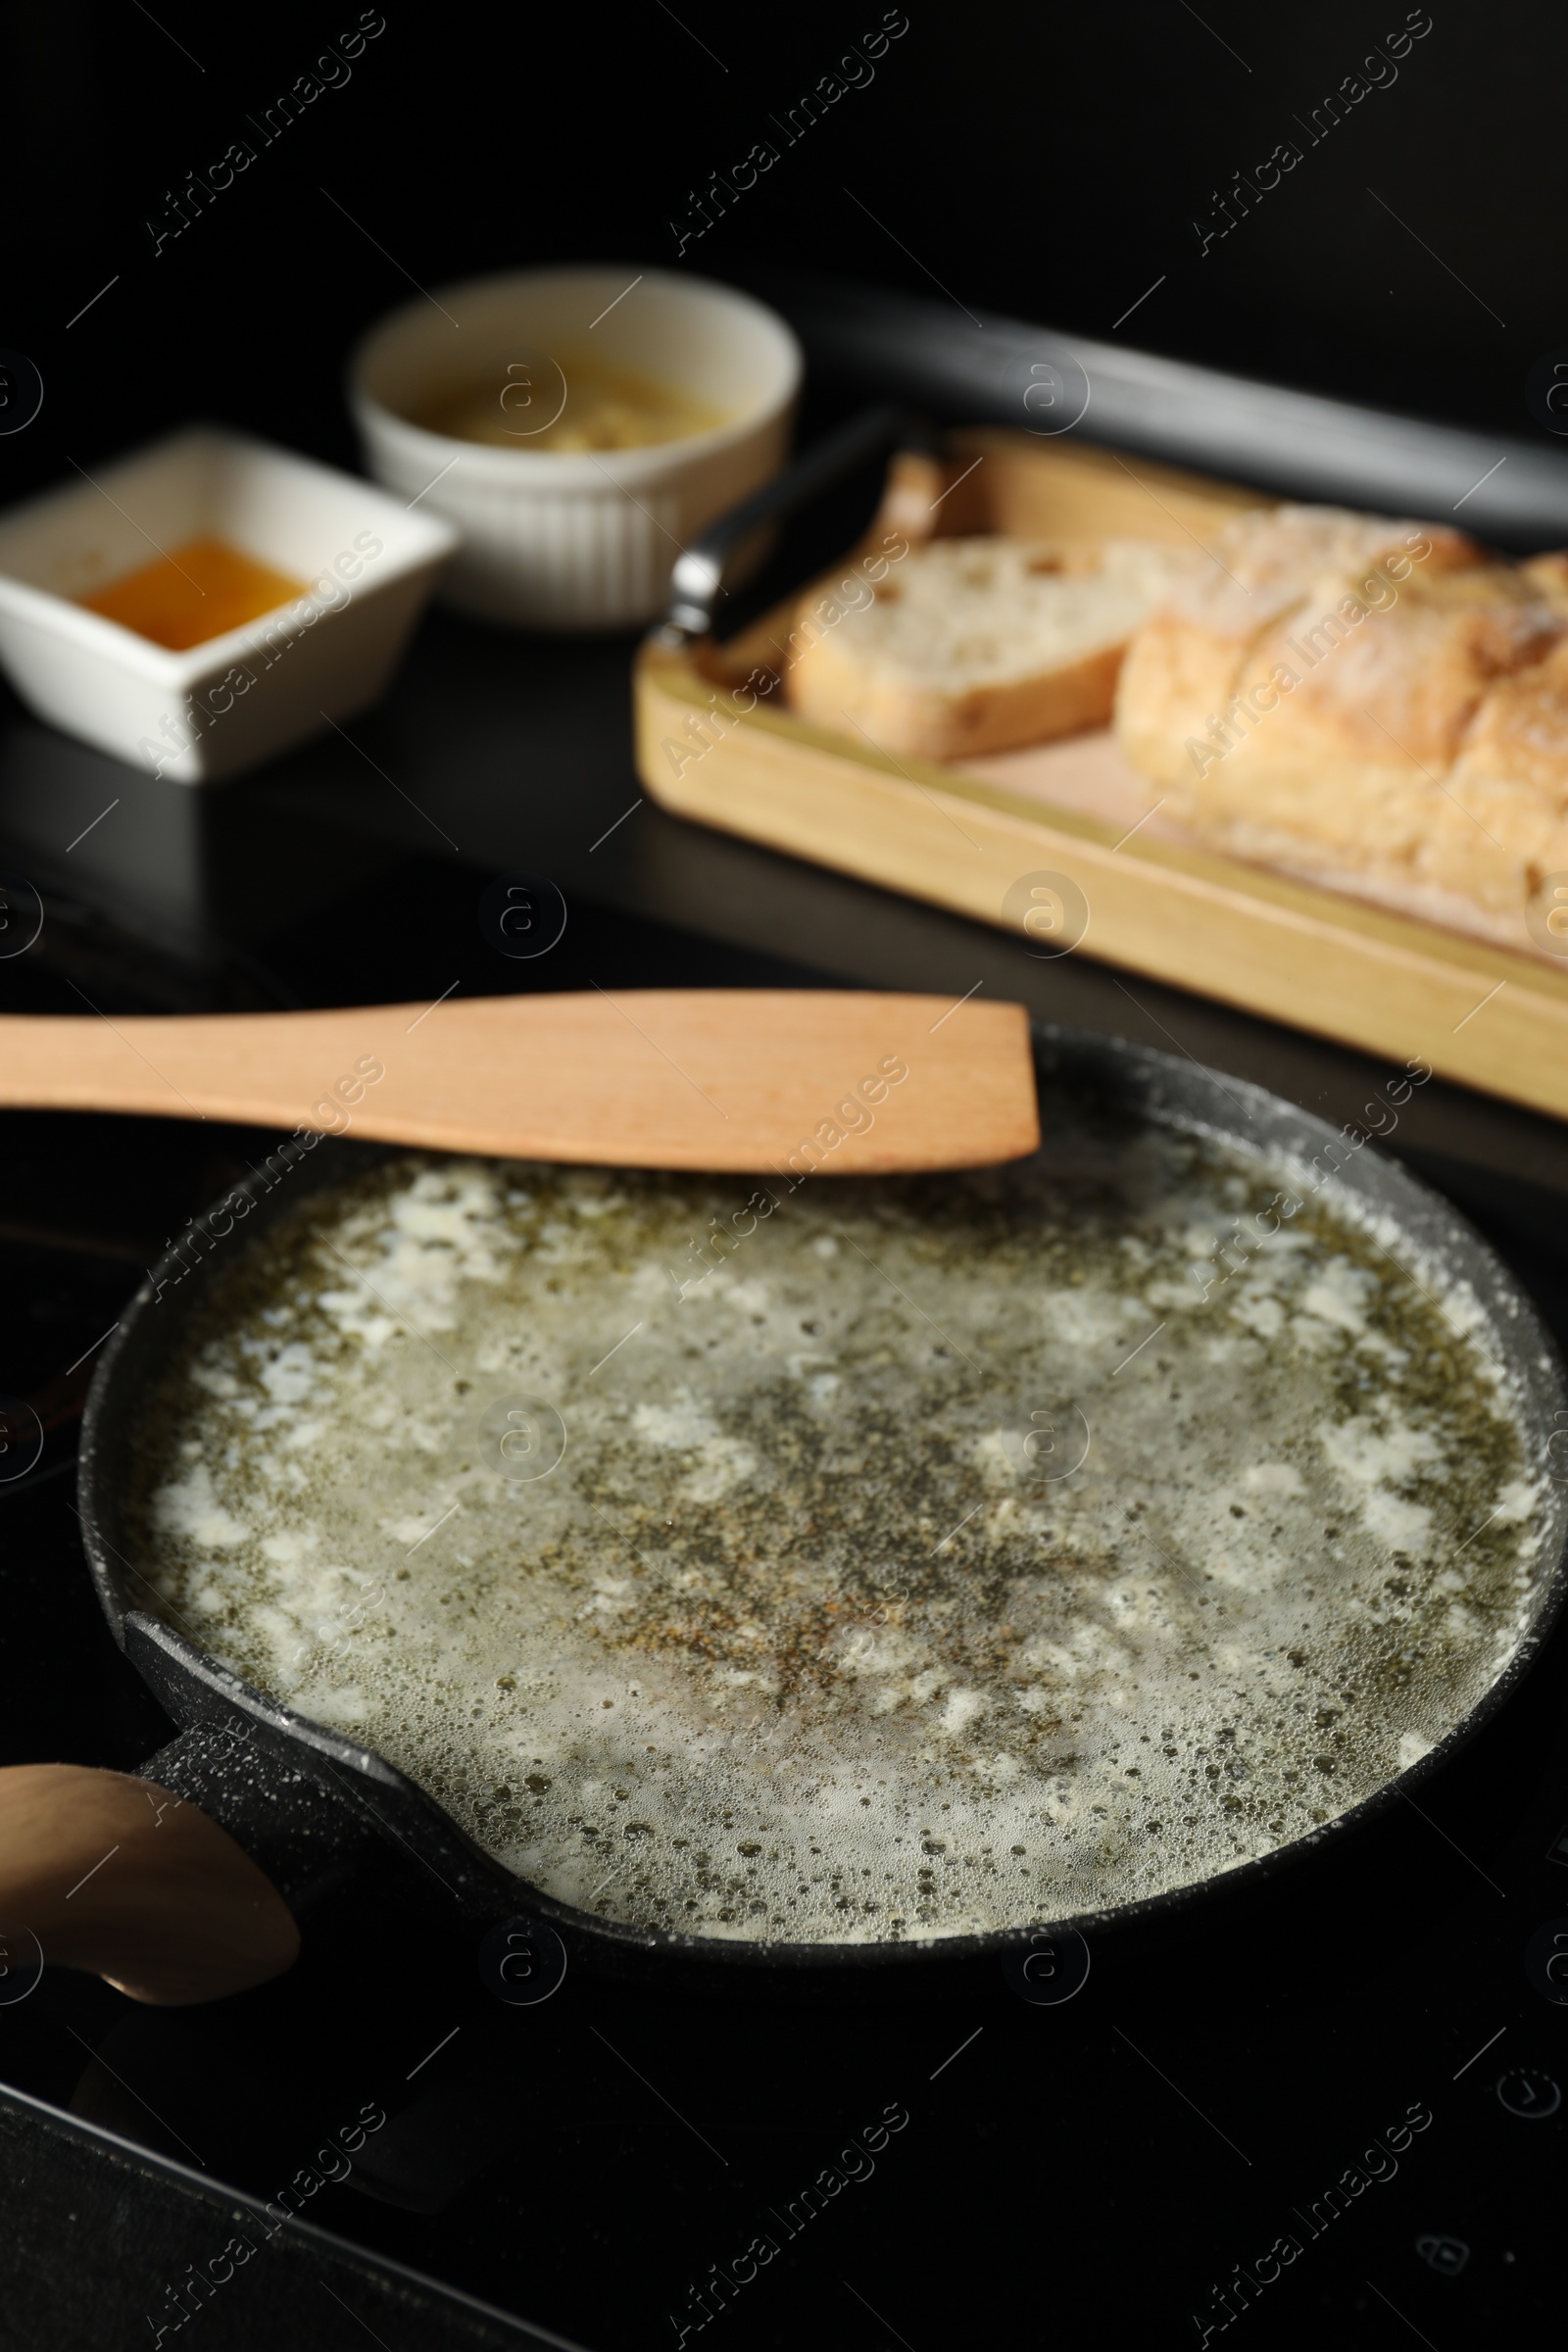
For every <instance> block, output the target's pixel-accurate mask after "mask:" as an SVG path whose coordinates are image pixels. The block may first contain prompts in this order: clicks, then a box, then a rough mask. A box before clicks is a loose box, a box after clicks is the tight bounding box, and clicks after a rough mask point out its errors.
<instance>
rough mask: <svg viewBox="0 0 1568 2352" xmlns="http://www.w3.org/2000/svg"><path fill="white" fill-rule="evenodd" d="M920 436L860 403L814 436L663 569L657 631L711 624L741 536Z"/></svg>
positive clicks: (692, 630)
mask: <svg viewBox="0 0 1568 2352" xmlns="http://www.w3.org/2000/svg"><path fill="white" fill-rule="evenodd" d="M919 438H922V435H921V434H920V430H919V427H918V426H917V424H916V422H915V419H914V418H913V417H911V416H910V415H909V414H908V413H907V411H906V410H904V409H896V408H886V407H884V408H876V409H866V410H864V411H863V412H862V414H861V415H860V416H858V417H851V419H850V421H849V422H848V424H841V425H840V426H839V428H838V430H837V431H836V432H832V433H829V434H828V436H827V438H826V440H824V441H819V442H817V444H816V446H815V448H814V449H809V450H808V451H807V453H806V455H805V456H804V457H803V458H798V459H797V460H796V462H795V464H794V465H793V466H786V467H785V469H784V471H783V472H782V473H779V474H775V475H774V477H773V479H772V480H771V481H770V482H764V483H763V485H762V487H761V489H760V490H757V491H754V492H753V494H752V496H751V497H750V498H748V499H743V500H742V502H741V504H740V505H739V506H738V507H731V509H730V511H729V513H728V514H727V515H720V516H719V518H718V520H717V521H716V522H711V523H710V524H709V526H708V528H707V530H706V531H704V532H703V534H702V536H701V538H699V539H696V540H694V541H693V543H692V545H691V546H690V547H688V548H686V549H684V550H683V551H682V553H681V554H680V556H679V557H677V559H676V562H675V568H674V570H673V571H672V572H671V574H670V582H669V588H670V595H669V617H668V619H667V620H666V621H665V623H664V634H665V637H666V639H667V641H668V642H669V643H671V644H675V643H679V644H689V643H690V641H691V640H692V639H693V638H694V637H706V636H707V635H708V633H709V631H710V630H711V627H712V625H713V607H714V605H715V604H716V602H717V600H718V593H719V589H720V587H721V586H722V583H723V577H724V565H725V564H726V563H727V562H728V560H729V558H730V556H731V555H732V554H733V553H734V551H735V549H736V548H737V547H738V546H739V544H740V542H741V541H742V540H743V539H746V538H749V537H750V535H751V533H752V532H753V531H756V530H759V529H760V527H761V525H762V524H763V523H766V522H777V521H778V520H779V519H780V518H781V517H782V516H783V515H792V514H793V513H794V512H795V510H796V509H797V508H798V507H803V506H805V504H806V502H807V500H808V499H809V498H814V497H815V496H816V494H817V492H818V491H819V490H826V489H827V488H829V487H830V485H831V484H832V483H834V482H836V481H839V480H842V478H843V476H844V475H845V474H847V473H850V472H853V470H854V468H855V467H856V466H858V465H859V464H860V462H861V461H862V459H865V458H869V457H872V456H874V454H875V453H876V451H878V450H879V449H891V448H895V447H897V446H899V445H900V444H902V443H905V442H908V441H914V440H917V439H919Z"/></svg>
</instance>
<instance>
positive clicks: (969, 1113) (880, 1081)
mask: <svg viewBox="0 0 1568 2352" xmlns="http://www.w3.org/2000/svg"><path fill="white" fill-rule="evenodd" d="M0 1104H7V1105H13V1106H18V1107H25V1108H29V1109H44V1110H123V1111H139V1112H142V1113H148V1112H151V1113H153V1114H154V1115H155V1116H162V1117H167V1118H176V1119H178V1118H204V1119H209V1118H210V1119H234V1120H238V1121H241V1122H243V1123H246V1124H253V1125H257V1126H264V1127H294V1128H298V1129H303V1130H306V1131H312V1130H314V1131H316V1132H318V1133H327V1134H342V1133H345V1132H346V1131H348V1130H350V1129H352V1130H353V1132H354V1133H355V1134H356V1135H361V1136H366V1137H368V1138H371V1139H373V1140H375V1141H378V1142H383V1143H395V1144H413V1145H418V1146H423V1147H426V1148H428V1149H430V1150H434V1151H442V1152H494V1153H499V1154H503V1155H505V1156H508V1157H517V1158H523V1159H550V1160H582V1161H593V1162H599V1163H602V1164H606V1165H612V1166H616V1167H644V1168H713V1169H740V1170H746V1171H748V1172H755V1173H758V1174H760V1173H762V1172H764V1171H765V1170H767V1169H768V1168H779V1169H781V1170H782V1169H784V1168H786V1167H788V1168H789V1169H791V1170H793V1172H794V1173H795V1174H796V1175H797V1176H800V1175H805V1174H807V1173H813V1174H821V1175H831V1176H864V1175H869V1174H872V1173H875V1172H879V1171H886V1170H891V1169H915V1168H963V1167H984V1166H988V1165H990V1164H991V1163H992V1162H994V1161H998V1160H1005V1159H1017V1158H1019V1157H1021V1156H1022V1154H1023V1153H1025V1152H1032V1151H1034V1150H1035V1148H1036V1146H1037V1145H1038V1144H1039V1141H1040V1123H1039V1114H1038V1110H1037V1106H1036V1101H1035V1081H1034V1069H1033V1065H1032V1062H1031V1059H1030V1052H1029V1026H1028V1018H1027V1015H1026V1014H1025V1012H1024V1008H1023V1006H1022V1005H985V1004H980V1003H978V1002H976V1001H975V1000H974V999H973V998H968V999H964V1000H962V1001H961V1002H959V1003H958V1004H954V1003H953V1001H952V1000H951V999H950V998H946V997H914V996H875V995H871V994H869V993H867V994H865V995H861V994H859V993H858V992H851V991H842V992H836V991H829V990H812V989H647V990H624V991H617V992H612V991H609V990H605V989H595V990H594V991H592V992H591V993H588V994H582V995H560V996H549V995H545V996H527V997H476V998H459V997H455V996H448V997H445V998H441V999H438V1000H437V1002H436V1003H435V1004H434V1005H366V1006H362V1007H360V1008H359V1009H357V1010H353V1011H347V1012H344V1011H327V1012H276V1013H274V1012H263V1013H253V1012H241V1013H217V1014H199V1015H187V1016H182V1017H181V1016H176V1017H173V1018H164V1017H159V1018H142V1017H136V1018H127V1019H118V1018H117V1019H115V1020H111V1019H110V1018H109V1017H108V1015H107V1014H103V1015H100V1016H98V1017H97V1018H96V1019H95V1018H93V1017H91V1016H90V1015H85V1014H65V1015H56V1014H34V1013H13V1014H8V1015H5V1016H0Z"/></svg>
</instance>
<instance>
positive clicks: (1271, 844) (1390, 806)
mask: <svg viewBox="0 0 1568 2352" xmlns="http://www.w3.org/2000/svg"><path fill="white" fill-rule="evenodd" d="M1215 552H1216V555H1217V557H1218V559H1219V561H1220V562H1221V563H1222V564H1223V565H1224V566H1225V567H1226V572H1227V578H1226V579H1225V580H1224V581H1223V582H1214V581H1211V580H1208V579H1201V580H1199V581H1196V582H1194V583H1191V584H1189V585H1188V586H1186V587H1185V588H1183V589H1181V590H1179V591H1178V592H1177V593H1176V594H1175V595H1173V596H1172V598H1171V599H1170V601H1169V602H1168V604H1167V605H1166V606H1165V608H1164V609H1163V610H1162V611H1161V612H1160V613H1157V614H1155V615H1154V616H1153V617H1152V619H1151V621H1150V622H1149V623H1148V624H1147V625H1146V626H1145V628H1144V629H1143V630H1141V631H1140V633H1139V635H1138V637H1137V638H1136V639H1135V640H1134V643H1133V646H1132V649H1131V651H1130V653H1129V656H1128V659H1127V662H1126V663H1125V665H1124V667H1123V671H1122V677H1121V682H1120V686H1119V689H1118V695H1117V711H1116V723H1117V728H1118V732H1119V734H1120V737H1121V741H1122V744H1123V746H1124V748H1125V750H1126V751H1127V753H1128V755H1129V757H1130V758H1131V760H1133V763H1134V764H1135V765H1136V766H1137V767H1138V768H1140V770H1141V771H1142V772H1143V773H1144V774H1145V775H1147V776H1148V777H1149V778H1150V779H1151V780H1152V782H1154V783H1156V784H1158V785H1160V786H1161V787H1162V788H1163V789H1164V791H1165V792H1166V794H1167V796H1168V799H1169V803H1170V813H1171V814H1172V815H1173V816H1175V817H1176V818H1178V820H1179V821H1181V822H1183V823H1184V824H1186V825H1187V826H1188V827H1189V828H1190V829H1191V830H1193V831H1194V832H1195V833H1197V834H1198V835H1200V836H1201V838H1204V839H1206V840H1208V841H1211V842H1213V843H1214V844H1215V845H1216V846H1218V847H1221V848H1224V849H1225V850H1227V851H1229V852H1230V853H1232V854H1233V855H1236V856H1240V857H1244V858H1250V859H1252V860H1255V861H1258V862H1262V863H1267V864H1271V865H1276V866H1282V867H1285V868H1286V869H1287V870H1290V871H1293V872H1298V873H1300V874H1303V875H1307V876H1310V877H1312V878H1314V879H1321V878H1325V877H1326V876H1328V875H1330V874H1332V875H1334V876H1336V877H1339V878H1341V879H1342V881H1343V879H1344V878H1345V877H1353V878H1354V879H1355V881H1356V882H1357V884H1364V885H1365V886H1367V887H1368V888H1370V889H1373V890H1375V889H1376V888H1377V887H1378V886H1380V885H1381V886H1382V887H1384V888H1386V889H1387V890H1388V891H1389V892H1390V893H1391V895H1395V896H1403V895H1407V894H1408V892H1409V890H1410V889H1411V888H1412V887H1415V888H1425V889H1431V890H1444V891H1449V892H1454V893H1458V894H1460V895H1462V896H1463V897H1465V898H1467V899H1469V900H1470V901H1472V902H1474V903H1476V904H1477V905H1479V906H1482V907H1487V908H1489V909H1491V910H1493V911H1495V912H1505V911H1506V910H1508V909H1515V910H1518V909H1522V908H1523V907H1524V905H1525V904H1526V902H1527V901H1528V900H1529V898H1530V897H1531V896H1532V894H1533V893H1534V891H1535V890H1536V889H1537V888H1538V887H1539V885H1540V881H1541V878H1542V875H1543V874H1544V873H1548V872H1552V871H1555V870H1561V869H1563V868H1565V867H1568V826H1565V821H1564V812H1565V809H1568V564H1565V563H1564V560H1563V559H1560V558H1542V559H1538V560H1537V561H1536V562H1535V563H1534V564H1529V565H1515V564H1498V563H1496V562H1495V561H1493V560H1492V559H1490V558H1489V557H1487V556H1486V555H1485V553H1484V552H1483V551H1482V550H1481V549H1480V548H1478V547H1476V546H1475V545H1474V544H1473V542H1471V541H1469V540H1466V539H1464V538H1463V537H1462V536H1461V535H1460V534H1459V533H1457V532H1454V531H1448V530H1444V529H1442V528H1440V527H1438V526H1435V525H1422V524H1415V523H1388V522H1386V521H1383V520H1381V519H1380V518H1378V517H1375V516H1341V515H1326V514H1325V513H1323V512H1322V511H1316V510H1311V509H1299V508H1298V509H1289V508H1287V509H1282V510H1280V511H1279V512H1278V513H1277V514H1276V515H1262V516H1258V517H1252V516H1242V517H1239V518H1238V520H1237V521H1236V522H1234V523H1232V524H1230V525H1228V526H1227V529H1226V531H1225V532H1224V533H1222V534H1221V538H1220V540H1219V541H1217V542H1216V550H1215Z"/></svg>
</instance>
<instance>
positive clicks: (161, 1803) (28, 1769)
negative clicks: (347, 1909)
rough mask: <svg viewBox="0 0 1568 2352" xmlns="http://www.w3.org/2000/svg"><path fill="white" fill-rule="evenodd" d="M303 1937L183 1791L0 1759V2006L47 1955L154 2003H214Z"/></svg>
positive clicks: (78, 1768) (264, 1883) (83, 1769)
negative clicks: (1, 1762) (0, 1763)
mask: <svg viewBox="0 0 1568 2352" xmlns="http://www.w3.org/2000/svg"><path fill="white" fill-rule="evenodd" d="M165 1752H166V1753H167V1752H168V1751H165ZM299 1946H300V1934H299V1929H298V1928H297V1926H296V1925H295V1922H294V1917H293V1914H292V1912H291V1911H290V1910H289V1907H288V1905H287V1904H286V1903H285V1902H284V1900H283V1897H282V1896H281V1895H280V1894H279V1893H278V1891H277V1889H276V1887H274V1886H273V1885H272V1883H271V1881H270V1879H269V1878H268V1877H267V1876H266V1875H265V1873H264V1872H262V1871H261V1870H260V1869H258V1867H257V1865H256V1864H255V1863H254V1862H253V1861H252V1860H251V1858H250V1856H249V1855H248V1854H247V1853H246V1852H245V1850H244V1848H243V1847H242V1846H240V1845H238V1844H236V1843H235V1841H234V1839H233V1838H231V1837H230V1836H229V1835H228V1832H227V1831H226V1830H223V1829H221V1828H220V1827H219V1825H218V1823H217V1822H216V1821H214V1820H212V1819H211V1818H210V1816H209V1815H207V1814H206V1813H204V1812H202V1810H201V1809H200V1807H199V1806H197V1805H194V1804H192V1803H190V1802H189V1801H188V1800H187V1799H185V1798H184V1797H181V1796H177V1795H175V1794H174V1793H173V1792H172V1790H170V1789H165V1788H163V1787H162V1786H161V1785H160V1784H159V1783H158V1782H156V1781H150V1780H140V1779H136V1778H134V1777H132V1776H131V1775H130V1774H128V1773H119V1772H103V1771H98V1770H96V1769H94V1768H91V1767H89V1766H85V1765H79V1764H13V1765H10V1766H7V1767H5V1768H4V1769H0V2002H5V2001H8V2000H17V1999H20V1998H22V1997H24V1992H25V1990H30V1989H31V1985H30V1984H29V1983H28V1979H29V1977H30V1979H31V1982H32V1983H36V1981H37V1973H38V1971H39V1970H40V1969H41V1967H42V1965H43V1964H44V1963H45V1962H56V1963H59V1964H61V1965H63V1966H65V1967H67V1968H82V1969H90V1970H92V1971H93V1972H94V1973H95V1974H96V1975H98V1976H101V1977H103V1978H105V1979H106V1980H107V1981H108V1983H110V1984H111V1985H115V1986H116V1987H117V1988H118V1989H119V1990H120V1991H121V1992H124V1993H128V1994H129V1996H130V1998H131V1999H132V2000H136V2001H147V2002H151V2003H154V2004H156V2005H158V2006H161V2007H174V2006H178V2005H180V2004H182V2003H186V2002H192V2001H210V2000H218V1999H220V1998H221V1997H222V1996H223V1995H224V1994H226V1993H233V1992H243V1991H246V1990H247V1989H248V1988H249V1987H250V1986H251V1985H263V1984H266V1983H267V1981H268V1979H269V1978H270V1977H276V1976H280V1975H281V1974H282V1973H283V1971H284V1970H285V1969H286V1968H288V1967H290V1966H291V1965H292V1964H293V1961H294V1959H295V1957H296V1955H297V1954H298V1951H299Z"/></svg>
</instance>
